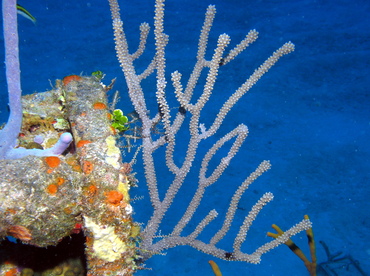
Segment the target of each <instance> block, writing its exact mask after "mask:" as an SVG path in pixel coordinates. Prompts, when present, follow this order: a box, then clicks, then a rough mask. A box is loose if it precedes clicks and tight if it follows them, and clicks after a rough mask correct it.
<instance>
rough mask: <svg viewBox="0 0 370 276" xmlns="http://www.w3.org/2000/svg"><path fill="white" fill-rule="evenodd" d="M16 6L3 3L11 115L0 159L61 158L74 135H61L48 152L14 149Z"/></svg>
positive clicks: (18, 115) (9, 0) (0, 139)
mask: <svg viewBox="0 0 370 276" xmlns="http://www.w3.org/2000/svg"><path fill="white" fill-rule="evenodd" d="M16 5H17V1H16V0H3V7H2V8H3V28H4V44H5V65H6V81H7V84H8V93H9V107H10V115H9V119H8V122H7V124H6V126H5V127H4V128H3V129H2V130H0V159H17V158H22V157H24V156H27V155H37V156H50V155H58V154H61V153H62V152H63V151H64V150H65V149H66V148H67V147H68V146H69V144H70V143H71V141H72V135H71V134H70V133H64V134H62V135H61V138H60V139H59V141H58V142H57V144H56V145H55V146H54V147H53V148H50V149H47V150H26V149H21V148H19V149H14V147H15V146H16V141H17V138H18V134H19V131H20V129H21V126H22V102H21V97H22V89H21V71H20V65H19V43H18V22H17V7H16Z"/></svg>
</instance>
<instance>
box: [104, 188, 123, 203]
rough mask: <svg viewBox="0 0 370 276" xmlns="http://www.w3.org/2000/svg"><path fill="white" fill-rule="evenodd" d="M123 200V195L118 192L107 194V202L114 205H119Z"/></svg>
mask: <svg viewBox="0 0 370 276" xmlns="http://www.w3.org/2000/svg"><path fill="white" fill-rule="evenodd" d="M122 199H123V194H122V193H120V192H118V191H110V192H108V193H107V201H108V203H110V204H112V205H119V204H120V202H121V201H122Z"/></svg>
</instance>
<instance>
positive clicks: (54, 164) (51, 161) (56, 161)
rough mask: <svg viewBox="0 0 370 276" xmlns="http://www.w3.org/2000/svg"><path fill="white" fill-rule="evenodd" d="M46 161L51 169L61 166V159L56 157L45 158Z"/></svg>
mask: <svg viewBox="0 0 370 276" xmlns="http://www.w3.org/2000/svg"><path fill="white" fill-rule="evenodd" d="M45 161H46V164H48V166H49V167H50V168H56V167H58V166H59V165H60V159H59V157H56V156H48V157H45Z"/></svg>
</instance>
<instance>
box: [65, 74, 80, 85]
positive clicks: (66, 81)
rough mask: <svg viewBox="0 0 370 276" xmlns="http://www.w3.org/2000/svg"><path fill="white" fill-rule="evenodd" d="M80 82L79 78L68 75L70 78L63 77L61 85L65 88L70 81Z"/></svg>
mask: <svg viewBox="0 0 370 276" xmlns="http://www.w3.org/2000/svg"><path fill="white" fill-rule="evenodd" d="M80 80H82V78H81V77H80V76H77V75H70V76H66V77H64V78H63V81H62V82H63V85H64V86H66V85H68V84H69V83H71V82H72V81H80Z"/></svg>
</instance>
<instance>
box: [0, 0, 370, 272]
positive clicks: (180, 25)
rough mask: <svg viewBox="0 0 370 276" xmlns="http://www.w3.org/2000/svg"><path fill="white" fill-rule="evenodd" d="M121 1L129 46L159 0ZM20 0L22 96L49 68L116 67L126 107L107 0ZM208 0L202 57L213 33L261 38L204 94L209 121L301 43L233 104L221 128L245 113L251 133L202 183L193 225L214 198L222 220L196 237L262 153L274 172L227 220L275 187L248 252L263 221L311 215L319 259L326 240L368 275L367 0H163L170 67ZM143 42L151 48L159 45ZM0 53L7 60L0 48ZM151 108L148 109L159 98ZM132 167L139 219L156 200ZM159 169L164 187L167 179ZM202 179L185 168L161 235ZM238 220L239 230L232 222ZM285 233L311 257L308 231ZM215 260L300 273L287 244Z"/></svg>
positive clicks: (40, 83) (177, 66)
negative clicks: (250, 257) (255, 259)
mask: <svg viewBox="0 0 370 276" xmlns="http://www.w3.org/2000/svg"><path fill="white" fill-rule="evenodd" d="M119 2H120V4H121V9H122V16H123V21H124V24H125V30H126V31H127V36H128V38H129V41H130V45H131V51H132V52H133V51H134V50H135V49H136V46H137V43H138V37H139V35H138V27H139V24H140V23H141V22H144V21H146V22H148V23H150V24H151V26H152V25H153V24H152V23H153V19H152V18H153V1H149V0H140V1H119ZM19 4H21V5H22V6H24V7H26V8H27V9H28V10H29V11H30V12H31V13H32V14H33V15H34V16H35V17H36V18H37V24H36V25H34V24H33V23H32V22H30V21H28V20H27V19H25V18H22V17H20V18H19V32H20V54H21V68H22V88H23V93H24V94H27V93H33V92H36V91H37V92H42V91H46V90H48V89H50V88H51V85H52V84H53V83H54V82H55V79H57V78H58V79H61V78H63V77H64V76H66V75H70V74H80V73H82V74H91V72H93V71H96V70H101V71H103V72H104V73H105V74H106V77H105V82H106V83H109V82H110V80H111V79H113V78H114V77H117V83H116V85H115V89H117V90H120V91H121V100H120V102H119V106H118V107H119V108H121V109H122V110H124V111H125V112H127V113H128V112H131V111H132V107H131V105H130V103H129V99H128V98H127V95H126V90H127V88H126V86H125V83H124V80H123V74H122V72H121V70H120V67H119V64H118V61H117V59H116V55H115V51H114V43H113V34H112V28H111V19H110V13H109V6H108V3H107V1H101V0H99V1H98V0H91V1H68V0H64V1H61V0H53V1H47V0H34V1H32V2H30V1H25V0H19ZM208 4H215V5H216V8H217V14H216V19H215V23H214V26H213V28H212V32H211V39H210V42H209V46H210V49H209V53H208V57H210V56H211V54H212V49H213V47H214V46H215V43H216V39H217V36H218V35H219V34H221V33H227V34H229V35H230V36H231V39H232V42H231V45H232V46H233V45H236V44H237V43H238V42H239V41H240V40H241V39H243V37H244V36H245V34H246V33H247V32H248V31H249V30H250V29H256V30H257V31H258V32H259V33H260V35H259V39H258V40H257V41H256V42H255V43H254V44H253V45H252V46H250V47H249V49H247V50H246V51H245V53H243V54H242V55H241V56H239V57H238V58H237V59H236V60H235V61H234V62H232V63H231V64H228V65H227V66H225V69H223V70H222V72H221V74H220V77H219V81H218V83H217V86H216V88H215V93H214V95H213V96H212V101H213V104H212V106H210V107H207V109H206V110H205V115H204V118H203V120H204V122H205V123H206V124H207V122H209V121H211V120H212V116H214V114H215V112H216V111H217V107H218V108H219V107H220V106H221V105H222V101H224V100H225V99H227V96H228V95H229V94H230V93H232V92H233V91H234V90H235V89H237V88H238V87H239V85H240V84H242V83H243V82H244V81H245V79H247V78H248V77H249V75H250V74H251V73H253V71H254V69H255V68H257V67H258V66H259V65H260V64H261V63H262V62H263V61H264V60H265V59H266V58H267V57H268V56H269V55H271V53H272V52H273V51H274V50H276V49H277V48H278V47H280V46H281V45H282V44H283V43H284V42H287V41H292V42H293V43H294V44H295V45H296V50H295V51H294V52H293V53H292V54H289V55H288V56H285V57H283V58H282V59H281V60H280V61H279V62H278V64H277V65H275V66H274V67H273V68H272V69H271V70H270V71H269V72H268V73H267V74H266V75H265V76H264V77H263V78H262V79H261V80H260V81H259V82H258V84H257V85H256V86H255V87H253V88H252V89H251V91H250V92H249V93H248V94H247V95H245V96H244V98H243V99H242V100H241V101H240V102H239V103H238V104H237V105H236V107H235V108H234V110H233V112H231V113H230V114H229V115H228V117H227V119H226V121H225V129H226V131H227V130H230V129H231V128H233V127H235V126H237V125H238V124H240V123H245V124H246V125H247V126H248V128H249V131H250V134H249V137H248V138H247V139H246V142H245V145H244V146H243V148H242V149H241V152H239V154H238V155H237V156H236V157H235V159H234V160H233V161H234V162H232V166H231V167H232V168H230V169H229V170H228V171H227V173H225V175H224V176H223V177H222V178H221V179H220V181H219V182H218V183H217V184H215V185H214V187H212V188H211V189H210V190H209V192H208V191H207V194H206V196H205V198H204V203H202V205H201V206H200V208H199V213H198V214H197V215H196V217H195V218H194V222H193V223H191V225H190V226H189V227H190V228H189V229H188V231H191V226H193V227H194V226H195V225H196V224H197V221H199V220H200V219H201V218H202V217H203V216H204V215H205V214H206V213H208V211H209V210H211V209H213V208H215V209H216V210H217V211H218V212H219V213H220V218H219V219H217V220H215V221H214V222H213V223H212V224H211V225H209V226H208V227H207V228H206V232H205V233H204V234H202V235H201V237H202V239H203V240H204V241H207V237H208V238H209V237H210V235H212V233H214V232H215V231H217V230H218V227H219V224H220V223H221V222H222V217H223V215H224V212H225V211H226V210H227V207H228V199H229V198H230V197H231V195H232V191H233V189H236V187H237V186H238V185H239V184H240V183H241V182H242V181H243V180H244V178H246V177H247V176H248V174H249V173H250V172H252V171H253V170H254V169H255V167H257V165H258V164H259V163H260V162H261V161H262V160H271V163H272V169H271V170H270V171H268V172H267V173H266V174H264V175H263V176H262V177H261V178H260V179H258V180H257V181H256V182H255V183H253V184H252V186H251V187H250V188H249V189H248V190H247V192H246V193H245V195H244V197H243V200H242V202H241V203H240V206H239V210H238V214H237V218H236V224H235V227H237V223H241V221H242V220H243V218H244V216H245V215H246V214H247V213H248V210H249V209H250V207H251V206H252V205H253V203H254V202H256V201H257V200H258V198H259V197H261V196H262V194H263V193H265V192H267V191H271V192H273V193H274V195H275V199H274V200H273V202H271V203H270V204H269V205H268V206H266V207H265V208H264V210H263V211H262V212H261V213H260V215H259V216H258V218H257V220H256V221H255V223H254V224H253V227H252V229H251V230H250V233H249V234H248V236H247V240H246V242H245V244H244V246H243V249H244V251H245V252H247V253H250V252H253V250H254V249H255V248H256V247H258V246H259V245H261V244H263V243H265V242H267V241H269V240H270V238H268V237H266V232H267V231H271V230H272V229H271V228H270V225H271V224H272V223H275V224H278V225H279V226H281V228H283V229H287V228H288V227H290V226H291V225H293V224H295V223H297V222H298V221H300V220H301V219H302V217H303V215H304V214H308V215H309V216H310V218H311V220H312V221H313V225H314V226H313V231H314V234H315V239H316V241H317V258H318V262H319V263H320V262H324V261H326V260H327V256H326V254H325V251H324V249H323V247H322V246H321V245H320V244H319V241H324V242H325V243H326V244H327V245H328V247H329V248H330V250H331V252H332V253H336V252H339V251H341V252H343V254H350V255H351V256H352V257H353V258H354V259H356V260H358V262H359V264H360V266H361V267H362V268H363V270H364V271H365V272H367V273H368V274H369V273H370V239H369V230H370V215H369V211H370V200H369V196H370V185H369V178H370V175H369V174H370V168H369V157H370V148H369V143H368V141H369V138H370V134H369V131H370V109H369V104H370V96H369V87H370V78H369V77H368V74H369V64H370V30H369V27H368V26H369V25H370V16H369V15H370V2H369V1H365V0H363V1H361V0H356V1H344V0H339V1H328V0H326V1H309V0H290V1H277V0H275V1H274V0H270V1H268V0H260V1H244V0H227V1H226V0H217V1H212V2H211V3H210V2H209V1H207V0H197V1H196V0H187V1H185V0H176V1H174V0H168V1H167V3H166V16H165V20H166V23H165V32H166V33H168V34H169V36H170V42H169V45H168V47H167V48H168V51H167V61H168V65H167V66H168V72H172V71H174V70H179V71H181V72H182V73H183V75H184V79H186V76H188V75H189V74H190V70H191V69H192V67H193V65H194V62H195V55H196V49H197V39H198V37H199V31H200V28H201V26H202V22H203V18H204V12H205V10H206V7H207V5H208ZM152 39H153V38H152V36H151V37H150V41H152ZM1 40H2V38H1ZM0 44H1V45H2V43H0ZM148 48H149V49H148V50H149V51H152V50H153V46H148ZM150 57H151V54H150V53H148V54H147V55H144V59H142V60H141V61H140V62H139V65H138V66H139V67H140V66H145V64H147V63H148V62H149V58H150ZM145 58H146V59H145ZM0 60H4V54H3V51H1V52H0ZM3 72H4V70H3ZM0 87H1V89H0V93H1V97H2V99H4V100H2V102H1V105H0V111H1V113H0V115H1V120H2V122H5V121H6V118H7V115H8V113H7V105H6V100H5V99H6V82H5V74H4V73H2V74H0ZM169 91H170V89H169ZM146 93H148V94H147V95H148V98H150V99H152V100H153V97H154V89H153V88H152V89H150V88H149V89H148V90H147V92H146ZM175 106H176V105H175ZM152 110H153V112H154V111H156V106H153V109H152ZM207 120H208V121H207ZM178 144H180V143H178ZM177 150H178V151H179V152H181V151H184V148H181V147H180V146H179V147H178V148H177ZM179 156H180V157H179V159H178V162H181V155H179ZM126 158H128V159H129V158H130V154H127V157H126ZM162 163H164V162H163V161H162V160H158V171H160V172H161V171H162V170H164V169H165V168H164V167H162V166H161V164H162ZM134 169H135V170H136V171H137V172H138V178H139V183H138V185H139V187H138V188H134V189H133V190H132V196H140V195H144V196H145V197H144V199H143V200H141V201H136V202H135V203H134V208H135V219H136V220H137V221H139V222H143V223H145V221H146V220H147V219H148V218H149V216H150V215H151V207H150V202H149V199H148V195H147V194H146V188H145V181H144V179H143V178H142V177H140V173H141V172H142V169H141V166H140V162H138V163H137V164H136V166H135V167H134ZM159 175H160V183H161V186H162V187H163V188H162V190H161V192H162V195H163V194H164V192H165V190H166V187H167V186H168V185H169V177H167V176H166V175H163V176H162V174H161V173H159ZM196 182H197V174H194V175H192V176H191V177H188V178H187V179H186V183H185V185H184V188H183V189H182V190H181V191H180V193H181V195H179V197H177V198H176V203H175V205H174V207H175V209H176V210H174V211H170V213H169V215H168V216H167V217H166V218H167V219H168V222H166V224H165V225H163V226H162V227H161V229H162V234H167V233H168V232H169V231H170V230H171V225H172V226H173V225H174V224H175V223H176V219H178V216H179V214H178V213H177V211H179V212H180V211H181V210H183V209H184V208H185V207H186V200H187V199H189V198H191V196H192V192H194V187H195V186H194V185H195V184H196ZM237 230H238V228H233V233H234V234H235V233H236V232H237ZM293 240H294V241H295V242H296V243H297V245H298V246H300V247H301V248H302V250H303V251H304V252H305V253H306V254H307V255H309V253H308V252H309V251H308V247H307V241H306V236H305V234H304V233H301V234H300V235H298V236H296V237H294V239H293ZM232 242H233V236H232V234H231V235H228V236H227V237H226V238H225V241H223V242H221V243H220V246H222V247H223V248H224V249H226V250H231V249H232V248H231V247H232ZM210 259H213V260H215V258H213V257H211V256H208V255H205V254H203V253H201V252H198V251H197V250H195V249H192V248H190V247H184V246H183V247H178V248H174V249H170V250H168V251H167V252H166V255H165V256H160V255H159V256H154V257H152V258H151V259H150V260H148V261H147V263H146V267H147V268H150V269H151V270H143V271H139V272H138V273H137V275H143V276H144V275H161V276H164V275H213V274H212V271H211V269H210V267H209V265H208V260H210ZM216 261H217V260H216ZM217 263H218V264H219V266H220V268H221V270H222V272H223V274H224V275H226V276H228V275H230V276H232V275H266V276H267V275H268V276H269V275H275V276H280V275H281V276H282V275H308V273H307V272H306V269H305V267H304V265H303V263H302V262H301V261H300V260H299V259H298V258H297V257H296V256H295V255H294V254H293V253H291V252H290V250H289V249H288V248H287V247H286V246H280V247H279V248H277V249H275V250H273V251H272V252H269V253H267V254H266V255H264V256H263V258H262V262H261V264H259V265H252V264H246V263H238V262H227V261H220V260H218V261H217ZM346 273H348V272H346V271H345V268H343V270H340V272H339V275H350V274H346ZM352 275H357V274H352ZM358 275H360V274H358Z"/></svg>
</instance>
